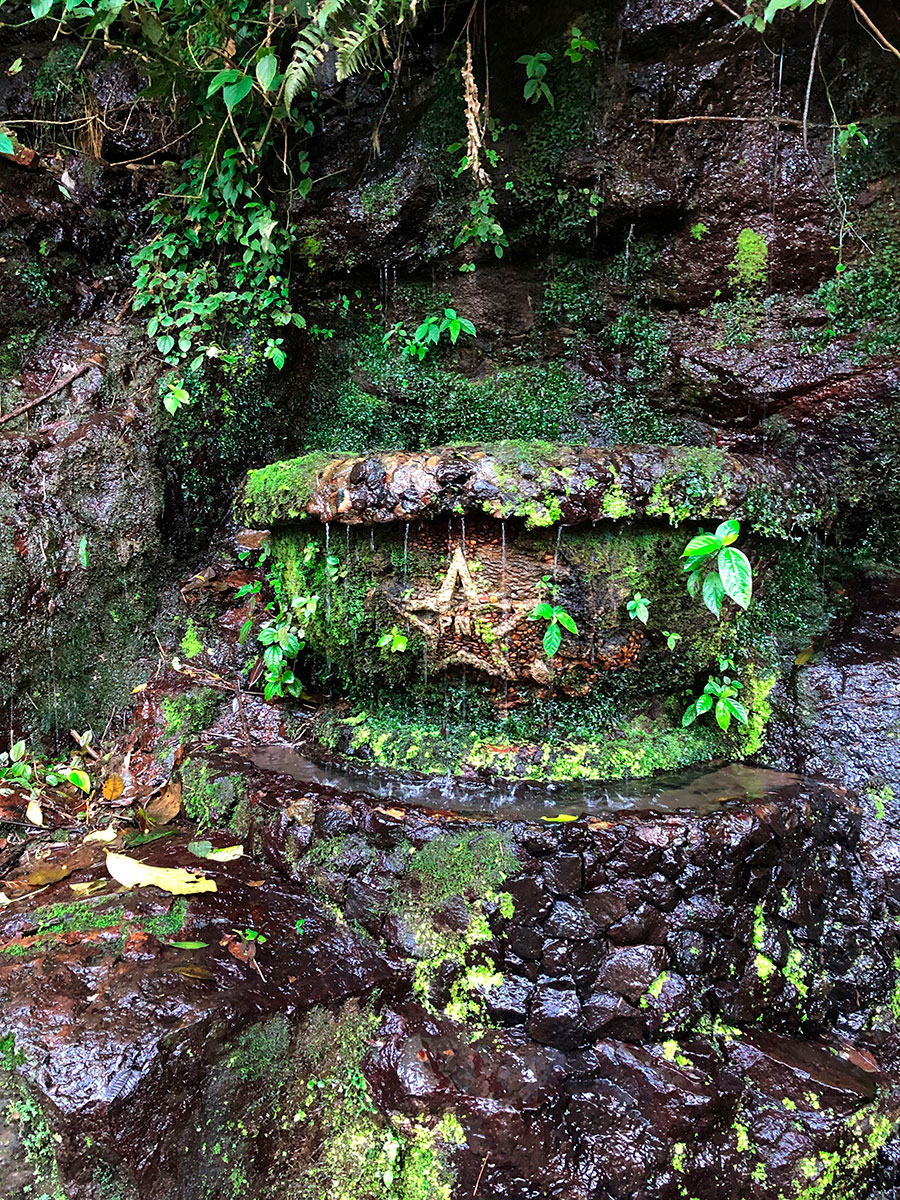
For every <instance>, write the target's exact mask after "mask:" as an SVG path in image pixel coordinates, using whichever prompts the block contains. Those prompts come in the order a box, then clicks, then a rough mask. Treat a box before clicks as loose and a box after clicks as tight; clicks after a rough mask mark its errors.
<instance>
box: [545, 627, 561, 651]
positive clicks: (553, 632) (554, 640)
mask: <svg viewBox="0 0 900 1200" xmlns="http://www.w3.org/2000/svg"><path fill="white" fill-rule="evenodd" d="M561 641H562V633H561V631H560V628H559V626H558V625H557V623H556V622H555V621H553V622H552V624H550V625H548V626H547V630H546V633H545V634H544V653H545V654H546V655H547V657H548V658H552V657H553V655H554V654H555V653H556V652H557V650H558V649H559V645H560V642H561Z"/></svg>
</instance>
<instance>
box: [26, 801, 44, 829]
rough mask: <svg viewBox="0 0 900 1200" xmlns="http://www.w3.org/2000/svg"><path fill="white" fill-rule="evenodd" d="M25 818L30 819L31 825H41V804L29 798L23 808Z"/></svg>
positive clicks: (42, 820)
mask: <svg viewBox="0 0 900 1200" xmlns="http://www.w3.org/2000/svg"><path fill="white" fill-rule="evenodd" d="M25 820H26V821H30V822H31V824H32V825H43V823H44V814H43V812H42V811H41V806H40V804H38V802H37V800H34V799H32V800H29V801H28V805H27V807H26V808H25Z"/></svg>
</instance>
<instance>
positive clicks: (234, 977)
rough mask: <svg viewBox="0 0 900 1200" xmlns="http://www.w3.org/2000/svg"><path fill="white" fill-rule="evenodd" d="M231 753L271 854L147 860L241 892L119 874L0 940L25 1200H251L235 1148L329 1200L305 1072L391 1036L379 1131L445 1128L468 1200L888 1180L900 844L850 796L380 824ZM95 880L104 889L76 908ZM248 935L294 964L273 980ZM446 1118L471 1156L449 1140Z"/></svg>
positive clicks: (159, 846)
mask: <svg viewBox="0 0 900 1200" xmlns="http://www.w3.org/2000/svg"><path fill="white" fill-rule="evenodd" d="M226 758H228V759H229V762H228V769H229V770H230V771H231V772H235V771H239V772H240V773H241V777H242V779H243V782H244V787H245V793H244V794H245V800H246V803H245V805H244V808H243V811H242V815H241V817H240V821H241V823H242V833H241V835H240V836H241V837H242V839H243V841H244V844H245V846H246V848H247V850H248V854H246V855H245V856H244V857H242V858H240V859H238V860H236V861H234V862H230V863H216V862H213V861H210V860H201V859H197V858H194V857H193V856H192V855H191V854H190V853H189V852H188V851H187V849H186V845H187V840H188V839H187V837H186V835H183V834H177V835H175V836H173V837H171V838H166V839H163V840H161V841H158V842H155V843H152V844H150V845H147V846H143V847H133V848H132V849H131V850H130V851H127V852H130V853H132V854H133V855H134V856H135V857H137V858H140V859H142V860H144V861H147V862H150V863H152V864H155V865H163V866H164V865H181V866H185V865H187V866H190V867H192V868H193V869H194V870H198V871H201V872H205V873H208V874H209V875H211V876H212V877H213V878H214V879H215V880H216V882H217V885H218V891H217V892H215V893H204V894H200V895H193V896H188V897H184V898H181V899H179V898H172V897H168V896H166V895H165V894H164V893H162V892H160V891H159V890H158V889H156V888H152V887H150V888H146V889H143V890H140V891H132V892H126V893H123V892H121V891H120V890H119V889H118V888H117V887H116V885H115V884H114V883H113V882H112V881H111V880H109V879H108V877H107V875H106V872H105V869H104V856H105V850H104V848H103V847H102V846H97V847H96V850H95V852H94V859H93V861H92V863H91V864H89V865H87V866H85V867H83V869H81V870H80V871H78V872H76V873H74V874H72V875H70V876H69V877H68V878H67V879H65V880H62V881H60V882H58V883H56V884H52V885H50V886H49V887H47V889H46V890H44V891H43V892H41V893H39V894H37V895H35V896H33V897H31V898H28V899H19V900H16V901H15V902H14V903H13V904H11V905H8V906H7V907H6V909H5V911H4V913H3V916H2V918H0V957H2V958H3V959H5V960H6V961H5V964H0V1000H2V1012H3V1032H4V1041H3V1043H2V1044H3V1046H4V1048H5V1057H4V1064H5V1068H6V1069H5V1077H6V1081H7V1082H6V1084H5V1086H6V1088H7V1094H11V1095H12V1096H13V1099H12V1102H11V1104H10V1106H9V1107H8V1108H7V1110H6V1112H7V1118H8V1120H9V1125H10V1132H9V1133H8V1134H7V1141H6V1143H5V1144H6V1146H7V1150H6V1151H4V1153H3V1155H2V1158H0V1162H2V1163H3V1164H5V1165H4V1167H3V1170H4V1171H5V1175H4V1185H5V1187H6V1193H5V1194H8V1195H10V1196H11V1197H15V1198H16V1200H20V1197H22V1198H23V1200H24V1197H25V1195H26V1193H24V1192H22V1190H21V1180H20V1176H21V1172H22V1171H23V1170H26V1171H31V1172H34V1173H36V1174H37V1176H38V1179H39V1180H40V1181H41V1186H43V1187H44V1188H45V1189H46V1188H48V1187H49V1186H50V1185H52V1186H54V1187H58V1189H60V1190H59V1194H60V1195H61V1196H65V1197H67V1200H100V1197H105V1194H106V1193H104V1192H103V1191H101V1190H100V1185H99V1183H98V1180H101V1179H102V1180H106V1179H114V1180H116V1181H117V1182H116V1186H117V1187H119V1188H120V1192H119V1193H115V1194H121V1195H123V1196H125V1197H127V1198H128V1200H163V1197H167V1198H168V1197H171V1196H173V1195H176V1194H177V1195H179V1196H184V1197H186V1198H187V1200H195V1198H196V1200H201V1198H202V1200H205V1198H206V1197H211V1198H214V1200H218V1198H219V1197H221V1198H222V1200H226V1198H228V1200H230V1197H231V1195H232V1193H231V1192H230V1191H229V1190H228V1188H229V1187H230V1186H232V1184H231V1183H229V1182H227V1181H228V1179H229V1178H230V1176H229V1171H231V1167H229V1166H228V1165H227V1163H224V1164H223V1161H222V1159H221V1157H220V1156H219V1157H217V1155H216V1154H212V1153H211V1146H213V1145H219V1146H220V1148H221V1145H224V1144H225V1142H226V1141H227V1144H228V1146H230V1147H231V1148H230V1150H228V1151H227V1155H232V1156H234V1157H235V1160H236V1161H237V1160H239V1162H240V1164H241V1170H242V1171H243V1172H244V1176H243V1178H244V1179H245V1183H244V1184H243V1185H242V1186H243V1188H244V1190H243V1192H242V1194H243V1195H246V1196H260V1197H262V1196H263V1195H265V1196H276V1197H279V1198H281V1197H284V1200H288V1198H289V1197H292V1196H293V1195H295V1194H298V1195H300V1194H302V1195H305V1194H306V1193H305V1192H295V1191H291V1187H292V1186H294V1185H295V1184H296V1185H297V1187H300V1186H301V1185H300V1182H298V1181H302V1180H303V1179H315V1178H319V1177H318V1176H316V1174H315V1172H316V1171H317V1170H324V1169H325V1167H324V1166H323V1164H326V1165H327V1164H328V1163H330V1162H331V1161H332V1160H331V1157H329V1156H331V1155H333V1153H334V1145H335V1144H336V1141H335V1138H336V1135H335V1134H334V1132H333V1130H331V1127H330V1126H328V1124H327V1122H325V1121H324V1119H317V1120H316V1122H314V1123H313V1124H310V1123H309V1120H308V1118H307V1117H306V1116H303V1115H301V1116H297V1117H296V1121H295V1116H296V1114H297V1113H300V1114H304V1113H306V1112H307V1108H306V1107H305V1106H306V1105H307V1103H308V1101H305V1100H304V1099H303V1097H304V1096H306V1095H307V1091H306V1083H305V1076H304V1075H303V1074H302V1072H301V1071H300V1068H299V1067H298V1066H297V1064H298V1063H302V1062H304V1061H305V1060H304V1058H303V1054H304V1053H305V1052H307V1051H304V1049H303V1047H304V1046H307V1048H308V1046H309V1045H318V1044H319V1042H321V1039H322V1029H323V1028H325V1029H327V1030H329V1031H330V1032H329V1034H328V1036H329V1037H332V1038H334V1039H338V1040H339V1039H340V1038H341V1037H344V1038H345V1039H346V1038H347V1037H349V1036H350V1035H349V1033H348V1032H347V1031H348V1030H353V1029H355V1028H356V1024H355V1023H357V1022H358V1021H359V1020H362V1019H363V1018H362V1017H360V1016H359V1014H361V1013H364V1014H366V1015H365V1021H366V1022H368V1023H367V1024H366V1025H365V1028H366V1029H367V1030H368V1032H367V1033H366V1035H365V1037H364V1039H363V1041H362V1042H361V1043H360V1048H359V1050H358V1055H359V1057H358V1058H357V1059H356V1060H355V1061H356V1064H357V1065H356V1068H355V1069H357V1070H358V1071H360V1072H361V1078H362V1079H364V1081H365V1082H364V1084H362V1085H360V1086H364V1088H365V1089H366V1094H367V1095H368V1096H369V1098H370V1101H371V1104H372V1105H373V1106H374V1107H373V1108H372V1109H371V1112H373V1113H375V1114H376V1116H374V1117H371V1120H373V1121H376V1122H377V1125H376V1128H380V1129H382V1130H385V1129H393V1130H394V1131H395V1132H397V1131H404V1130H405V1131H406V1133H405V1134H404V1135H403V1136H407V1137H414V1136H419V1137H420V1136H425V1135H424V1134H423V1133H422V1131H423V1130H425V1131H431V1132H430V1133H428V1136H429V1137H432V1138H434V1139H436V1140H435V1141H434V1145H436V1146H438V1147H443V1149H442V1150H441V1154H442V1155H443V1156H444V1159H445V1160H446V1162H447V1163H448V1169H450V1166H451V1165H452V1170H453V1171H454V1172H455V1178H456V1184H455V1185H454V1190H453V1191H452V1195H453V1196H466V1195H470V1194H472V1190H473V1189H474V1187H475V1185H476V1183H477V1182H478V1180H479V1179H480V1184H479V1193H480V1192H481V1191H482V1190H484V1192H485V1194H487V1195H491V1196H494V1197H500V1198H504V1200H506V1198H508V1200H530V1198H532V1197H533V1198H535V1200H537V1198H544V1197H547V1198H549V1197H562V1196H565V1197H567V1198H568V1197H572V1198H573V1200H596V1198H597V1197H604V1198H605V1197H607V1196H609V1197H615V1198H616V1200H682V1198H683V1197H684V1196H685V1195H686V1196H695V1195H696V1196H701V1197H703V1200H733V1198H734V1197H737V1196H740V1197H742V1198H745V1200H749V1198H751V1197H752V1198H753V1200H770V1198H772V1197H776V1196H779V1195H784V1196H787V1197H794V1196H800V1195H802V1194H803V1193H802V1188H803V1187H809V1186H812V1185H816V1186H818V1187H819V1188H820V1190H819V1191H818V1192H810V1193H809V1195H823V1196H826V1195H827V1196H834V1197H846V1198H847V1200H850V1197H854V1200H855V1198H856V1197H857V1196H860V1197H861V1196H862V1195H864V1194H865V1188H866V1187H868V1186H869V1185H870V1184H871V1183H872V1182H873V1181H874V1180H878V1179H879V1178H880V1179H881V1181H882V1183H883V1184H884V1186H888V1185H889V1184H890V1181H891V1178H892V1176H891V1168H890V1162H889V1144H890V1140H891V1137H892V1130H893V1123H894V1119H895V1118H894V1114H895V1112H896V1110H897V1107H898V1102H900V1096H898V1093H897V1084H896V1079H897V1069H898V1064H900V1042H898V1039H897V1029H896V1017H895V1010H894V1004H895V996H896V993H897V986H898V982H900V981H898V976H897V970H896V968H895V966H894V965H893V964H894V960H895V956H897V955H898V953H900V934H898V932H897V930H898V925H897V921H896V916H897V914H898V913H900V835H897V834H896V833H895V832H894V831H893V830H892V829H891V827H890V826H889V825H887V823H885V822H883V821H878V820H877V819H874V818H872V817H870V816H867V815H865V814H864V812H863V811H861V810H860V809H859V808H858V807H857V806H855V805H854V803H853V802H852V800H849V799H848V798H847V797H846V796H844V795H842V794H841V793H839V792H836V791H833V790H831V789H828V788H825V787H821V786H815V785H797V786H795V787H794V789H793V790H792V791H791V790H783V791H782V792H780V793H778V794H777V796H776V797H775V798H769V799H760V800H757V801H750V802H744V803H737V802H725V803H724V805H723V807H721V808H720V809H719V810H718V811H712V812H705V813H697V812H689V811H685V812H682V813H673V814H667V815H654V814H647V813H645V814H616V815H615V816H614V817H613V819H610V820H602V819H599V818H597V817H590V816H586V817H583V818H581V819H580V820H578V821H577V822H574V823H569V824H566V825H562V826H555V827H554V826H548V825H545V824H544V825H542V824H541V823H537V824H532V823H528V822H500V823H496V822H489V821H486V820H483V819H475V818H472V817H468V818H467V817H464V816H461V815H448V814H443V815H441V814H438V813H429V812H427V811H426V810H418V809H416V808H414V807H409V806H407V805H404V806H396V805H389V806H384V805H381V806H380V805H378V804H377V803H373V802H372V801H370V800H367V799H366V798H365V797H363V796H361V795H358V794H353V793H341V792H338V791H336V790H334V789H331V788H328V787H326V786H324V785H322V784H317V785H312V784H303V783H300V782H298V781H292V780H289V779H286V778H285V777H282V776H278V775H275V774H273V773H270V772H261V771H259V770H257V769H255V768H253V767H251V766H249V765H247V764H242V763H241V760H240V758H239V757H238V756H236V755H235V754H234V753H233V752H232V753H231V754H230V756H229V755H228V754H227V753H226ZM203 836H204V837H207V838H209V839H210V840H211V841H212V842H213V843H214V844H215V845H217V846H222V845H228V844H232V843H233V842H234V839H235V832H234V831H233V830H223V831H221V832H218V833H215V832H213V833H209V832H206V833H204V835H203ZM68 852H69V850H68V848H67V847H66V845H65V844H64V843H60V846H59V848H58V849H57V850H56V851H54V852H53V854H52V855H51V857H50V861H51V862H52V861H55V860H56V859H58V858H61V857H63V856H65V855H66V854H67V853H68ZM44 865H45V866H46V862H45V863H44ZM32 869H33V864H31V865H29V864H27V863H23V864H22V865H21V866H20V868H19V876H21V874H22V872H24V871H26V870H32ZM17 877H18V876H16V875H15V874H14V876H13V878H14V879H15V878H17ZM91 880H97V881H98V882H99V881H102V880H106V881H107V883H106V887H104V888H101V889H100V890H98V891H97V893H96V894H93V895H90V896H85V897H82V898H78V896H77V893H73V892H72V890H71V887H70V885H71V884H73V883H74V884H76V885H78V884H81V883H87V882H89V881H91ZM8 886H9V885H8ZM13 891H15V888H13ZM247 929H253V930H255V931H258V932H262V933H264V935H265V937H266V941H265V944H260V945H258V946H257V947H256V956H255V958H252V957H251V958H246V957H244V956H243V955H242V948H243V947H245V945H246V943H245V942H244V940H243V939H242V937H241V936H240V935H241V933H242V932H244V931H246V930H247ZM173 942H188V943H191V942H205V943H207V945H206V946H205V947H202V948H193V949H183V948H178V947H176V946H173V945H172V944H171V943H173ZM310 1021H313V1023H314V1024H313V1026H310V1025H309V1022H310ZM316 1021H318V1022H319V1025H318V1026H316V1025H315V1022H316ZM322 1022H324V1023H325V1024H324V1026H323V1025H322ZM311 1030H312V1032H310V1031H311ZM316 1039H318V1041H317V1040H316ZM329 1045H332V1043H329ZM333 1045H338V1041H335V1042H334V1043H333ZM273 1047H274V1049H273ZM329 1053H330V1054H332V1056H333V1055H334V1054H337V1053H338V1051H336V1050H334V1048H332V1050H331V1051H329ZM273 1055H274V1057H273ZM328 1061H329V1062H331V1066H330V1067H328V1068H327V1069H326V1066H325V1065H324V1062H320V1063H319V1065H318V1067H317V1068H316V1070H317V1076H316V1077H319V1078H324V1079H325V1080H326V1084H323V1086H330V1085H328V1084H327V1081H328V1080H329V1079H331V1078H332V1076H331V1075H330V1074H329V1070H332V1071H333V1070H336V1069H337V1068H335V1067H334V1063H333V1062H332V1061H331V1060H328ZM335 1061H338V1060H335ZM339 1061H343V1060H339ZM276 1063H277V1064H278V1065H277V1067H276V1066H275V1065H273V1064H276ZM252 1064H255V1065H252ZM343 1069H344V1068H342V1067H341V1068H340V1070H343ZM341 1077H342V1076H341ZM273 1089H274V1090H273ZM366 1111H369V1110H368V1109H367V1110H366ZM273 1114H276V1115H277V1114H283V1115H281V1116H277V1119H276V1116H273ZM448 1114H452V1115H453V1117H454V1119H455V1120H458V1121H459V1123H460V1126H461V1129H462V1135H460V1138H458V1139H457V1140H455V1141H454V1140H451V1141H447V1142H446V1143H445V1142H443V1141H441V1137H442V1136H443V1135H440V1134H438V1133H436V1132H435V1131H437V1130H438V1129H439V1128H445V1125H443V1124H442V1123H445V1122H446V1119H447V1116H448ZM368 1119H369V1118H367V1120H368ZM288 1128H290V1130H291V1131H292V1132H291V1133H290V1136H288V1134H287V1133H286V1130H287V1129H288ZM367 1128H368V1127H367ZM415 1131H419V1132H418V1133H416V1132H415ZM340 1136H341V1137H342V1138H343V1139H344V1141H345V1142H346V1140H347V1139H348V1138H349V1137H350V1134H349V1133H348V1132H347V1131H346V1130H344V1132H343V1133H342V1134H341V1135H340ZM383 1136H384V1135H383V1134H377V1137H383ZM397 1136H400V1133H398V1134H397ZM366 1137H367V1138H369V1139H375V1140H376V1141H377V1137H376V1133H375V1132H373V1129H371V1128H368V1132H367V1134H366ZM17 1138H21V1139H22V1141H23V1145H24V1149H18V1150H17V1149H16V1146H15V1141H16V1139H17ZM88 1139H89V1141H88ZM215 1139H218V1140H215ZM228 1139H231V1140H230V1141H229V1140H228ZM379 1144H380V1143H379ZM405 1144H407V1143H405ZM411 1144H412V1143H411V1142H410V1143H408V1145H411ZM42 1146H43V1147H44V1149H43V1150H42V1149H41V1147H42ZM47 1146H49V1147H50V1148H51V1150H52V1153H48V1152H47ZM373 1153H374V1152H373ZM403 1153H404V1154H407V1153H411V1151H409V1150H408V1149H407V1150H405V1151H404V1152H403ZM227 1155H226V1157H227ZM229 1161H230V1160H229ZM276 1161H277V1162H278V1163H279V1164H281V1165H279V1166H278V1168H277V1170H276V1168H275V1167H274V1166H272V1164H273V1163H274V1162H276ZM329 1169H330V1168H329ZM17 1172H18V1174H17ZM273 1172H274V1174H273ZM48 1181H49V1183H48ZM54 1181H55V1182H54ZM16 1189H18V1190H16ZM204 1189H206V1190H204ZM826 1189H827V1190H826ZM48 1194H53V1193H52V1192H50V1191H48ZM363 1194H365V1195H368V1193H363ZM378 1194H380V1193H378ZM385 1195H391V1196H392V1195H393V1193H390V1192H385Z"/></svg>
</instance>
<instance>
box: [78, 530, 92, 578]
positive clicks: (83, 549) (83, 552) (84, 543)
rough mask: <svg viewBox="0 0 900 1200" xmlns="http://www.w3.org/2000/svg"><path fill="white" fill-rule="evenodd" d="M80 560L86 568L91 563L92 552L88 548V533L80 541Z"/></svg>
mask: <svg viewBox="0 0 900 1200" xmlns="http://www.w3.org/2000/svg"><path fill="white" fill-rule="evenodd" d="M78 561H79V563H80V564H81V565H82V566H83V567H84V569H85V570H87V569H88V567H89V566H90V565H91V552H90V550H89V549H88V540H87V534H85V535H84V537H83V538H82V539H81V541H80V542H79V543H78Z"/></svg>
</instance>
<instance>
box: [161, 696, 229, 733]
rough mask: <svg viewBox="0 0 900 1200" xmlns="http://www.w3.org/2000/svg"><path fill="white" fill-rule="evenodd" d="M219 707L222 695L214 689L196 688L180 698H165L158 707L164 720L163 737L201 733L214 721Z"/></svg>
mask: <svg viewBox="0 0 900 1200" xmlns="http://www.w3.org/2000/svg"><path fill="white" fill-rule="evenodd" d="M221 705H222V693H221V692H217V691H216V690H215V689H214V688H197V689H196V690H195V691H191V692H185V693H184V694H183V695H180V696H172V697H167V698H166V699H164V700H163V701H162V704H161V705H160V707H161V708H162V712H163V716H164V717H165V719H166V729H165V735H164V736H165V737H171V736H173V735H175V734H177V735H178V736H179V737H187V736H190V734H193V733H201V732H202V731H203V730H204V729H207V728H208V727H209V726H210V725H211V724H212V723H213V721H214V720H215V719H216V715H217V714H218V711H219V709H220V707H221Z"/></svg>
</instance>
